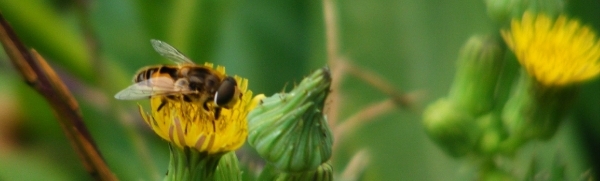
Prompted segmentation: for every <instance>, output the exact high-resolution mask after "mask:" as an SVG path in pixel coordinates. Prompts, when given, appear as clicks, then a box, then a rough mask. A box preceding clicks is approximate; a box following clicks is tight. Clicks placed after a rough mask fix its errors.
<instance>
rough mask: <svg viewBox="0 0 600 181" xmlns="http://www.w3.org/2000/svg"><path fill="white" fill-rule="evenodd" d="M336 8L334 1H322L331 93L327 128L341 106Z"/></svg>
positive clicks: (335, 119) (333, 121) (328, 101)
mask: <svg viewBox="0 0 600 181" xmlns="http://www.w3.org/2000/svg"><path fill="white" fill-rule="evenodd" d="M336 8H337V6H336V5H335V2H334V0H323V15H324V19H325V20H324V21H325V37H326V46H327V63H328V64H329V66H330V67H331V79H332V83H331V90H332V91H331V93H330V94H329V96H328V97H327V99H328V100H327V104H326V105H325V110H327V118H328V121H329V126H334V125H335V124H336V123H337V120H338V115H339V108H340V105H341V100H342V99H341V94H340V81H341V78H342V76H343V74H344V73H343V69H342V67H340V65H338V63H337V62H339V61H338V58H339V56H338V53H339V49H338V48H339V47H338V41H339V40H338V38H339V37H338V25H337V11H336Z"/></svg>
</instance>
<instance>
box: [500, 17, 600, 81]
mask: <svg viewBox="0 0 600 181" xmlns="http://www.w3.org/2000/svg"><path fill="white" fill-rule="evenodd" d="M501 33H502V37H503V38H504V41H505V42H506V44H507V45H508V47H509V48H510V49H512V51H513V52H514V53H515V55H516V57H517V59H518V60H519V63H521V65H522V66H523V67H524V68H525V69H526V70H527V72H528V73H529V74H530V75H532V76H533V77H535V78H536V79H537V81H538V82H540V83H542V84H544V85H546V86H564V85H569V84H573V83H578V82H581V81H585V80H589V79H592V78H594V77H595V76H597V75H598V74H599V73H600V61H599V60H600V42H599V41H598V39H597V37H596V35H595V33H594V32H593V31H592V30H591V29H590V28H589V27H587V26H582V25H581V24H580V23H579V22H578V21H577V20H569V19H568V18H567V17H565V16H564V15H561V16H559V17H558V18H557V19H556V20H553V19H551V18H550V17H548V16H546V15H544V14H538V15H533V14H531V13H529V12H526V13H525V14H524V15H523V17H522V19H521V20H513V21H512V22H511V28H510V31H507V30H502V31H501Z"/></svg>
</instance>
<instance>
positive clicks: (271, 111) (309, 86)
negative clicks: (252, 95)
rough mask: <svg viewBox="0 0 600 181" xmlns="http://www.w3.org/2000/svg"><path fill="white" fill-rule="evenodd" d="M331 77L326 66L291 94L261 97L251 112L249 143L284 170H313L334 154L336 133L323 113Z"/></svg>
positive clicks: (303, 81) (305, 79) (249, 118)
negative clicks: (332, 130)
mask: <svg viewBox="0 0 600 181" xmlns="http://www.w3.org/2000/svg"><path fill="white" fill-rule="evenodd" d="M330 83H331V77H330V75H329V70H328V69H327V68H323V69H320V70H317V71H315V72H314V73H312V74H311V75H310V76H308V77H306V78H304V80H302V82H300V84H299V85H298V86H297V87H296V88H294V89H293V90H292V91H291V92H289V93H279V94H275V95H273V96H271V97H268V98H265V99H263V100H261V103H260V104H259V105H258V106H256V108H255V109H253V110H252V111H251V112H250V113H249V115H248V124H249V127H248V128H249V134H248V143H249V144H250V145H251V146H252V147H254V148H255V149H256V150H257V152H258V153H259V154H260V155H261V157H263V158H264V159H266V160H267V161H269V162H271V163H272V164H273V165H274V166H275V167H276V168H277V169H279V170H283V171H294V172H300V171H309V170H314V169H316V168H317V167H318V166H319V165H321V164H322V163H324V162H326V161H327V160H329V158H330V157H331V146H332V143H333V136H332V134H331V130H330V129H329V126H328V124H327V119H326V117H325V115H323V112H322V111H323V106H324V103H325V98H326V97H327V94H328V93H329V85H330Z"/></svg>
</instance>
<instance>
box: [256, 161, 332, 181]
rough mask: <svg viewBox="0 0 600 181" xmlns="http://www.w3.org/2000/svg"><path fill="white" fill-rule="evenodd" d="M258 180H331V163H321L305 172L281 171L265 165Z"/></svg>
mask: <svg viewBox="0 0 600 181" xmlns="http://www.w3.org/2000/svg"><path fill="white" fill-rule="evenodd" d="M258 180H274V181H304V180H314V181H331V180H333V167H332V166H331V163H329V162H326V163H323V164H321V165H320V166H319V167H318V168H317V169H315V170H312V171H305V172H281V171H278V170H277V168H275V167H274V166H273V165H270V164H269V165H267V166H266V167H265V169H264V170H263V172H262V173H261V175H260V177H259V178H258Z"/></svg>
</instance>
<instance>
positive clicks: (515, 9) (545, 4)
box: [485, 0, 565, 24]
mask: <svg viewBox="0 0 600 181" xmlns="http://www.w3.org/2000/svg"><path fill="white" fill-rule="evenodd" d="M485 3H486V6H487V13H488V15H489V16H490V18H492V19H493V20H495V21H496V22H498V23H500V24H504V23H508V22H509V21H510V20H511V19H513V18H521V16H522V15H523V13H524V12H525V11H527V10H531V11H536V12H544V13H546V14H549V15H558V14H560V13H561V12H563V11H564V9H565V1H564V0H486V1H485Z"/></svg>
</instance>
